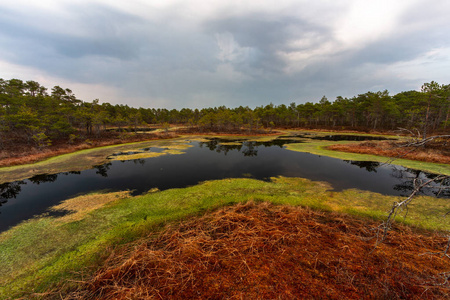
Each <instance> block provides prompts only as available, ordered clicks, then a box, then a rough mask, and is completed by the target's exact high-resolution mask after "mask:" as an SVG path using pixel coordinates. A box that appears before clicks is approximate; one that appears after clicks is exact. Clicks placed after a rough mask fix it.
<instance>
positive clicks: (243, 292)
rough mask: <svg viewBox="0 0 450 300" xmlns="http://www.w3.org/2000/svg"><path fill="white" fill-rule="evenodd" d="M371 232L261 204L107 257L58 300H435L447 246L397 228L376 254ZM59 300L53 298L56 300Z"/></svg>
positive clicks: (188, 224)
mask: <svg viewBox="0 0 450 300" xmlns="http://www.w3.org/2000/svg"><path fill="white" fill-rule="evenodd" d="M377 225H379V224H377V223H376V222H367V221H363V220H360V219H356V218H352V217H348V216H344V215H339V214H336V213H328V212H315V211H312V210H310V209H305V208H299V207H290V206H274V205H271V204H267V203H262V204H255V203H252V202H250V203H247V204H240V205H237V206H234V207H228V208H224V209H221V210H218V211H216V212H214V213H211V214H207V215H205V216H203V217H199V218H195V219H192V220H189V221H185V222H183V223H182V224H179V225H172V226H170V227H168V228H167V229H166V230H165V231H164V232H163V233H161V234H159V235H158V236H149V237H148V238H147V239H146V240H144V241H141V242H140V244H139V245H135V246H133V247H132V246H129V247H127V248H126V249H125V250H121V251H120V252H118V253H113V254H111V256H110V258H109V259H108V261H107V262H106V265H105V266H104V267H103V268H102V269H101V270H99V271H98V272H97V273H96V274H95V275H93V276H92V278H91V279H90V280H88V281H86V282H84V283H82V284H81V285H80V287H79V289H78V290H77V291H75V292H73V293H71V294H69V295H66V297H65V299H354V298H358V299H363V298H365V299H400V298H401V299H437V298H445V297H448V296H449V289H450V286H449V284H448V283H447V284H444V285H438V284H439V283H442V282H443V279H442V278H441V277H440V273H442V272H445V271H449V269H450V264H449V260H448V258H445V257H441V256H439V255H432V254H426V253H428V252H436V251H440V250H442V249H443V248H444V245H445V243H446V240H445V239H444V238H443V237H441V236H439V235H437V234H431V235H427V236H424V235H418V234H416V233H414V232H413V231H412V230H411V229H410V228H407V227H398V228H397V229H396V230H395V231H393V232H391V233H390V235H389V237H388V239H387V241H386V242H385V243H384V244H381V245H380V246H379V247H378V248H376V249H374V240H373V239H370V237H373V235H374V231H375V229H376V227H377ZM58 299H59V298H58Z"/></svg>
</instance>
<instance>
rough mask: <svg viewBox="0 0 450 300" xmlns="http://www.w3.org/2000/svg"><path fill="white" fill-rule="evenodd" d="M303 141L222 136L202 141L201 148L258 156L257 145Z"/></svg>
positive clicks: (276, 144)
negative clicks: (224, 137) (222, 137)
mask: <svg viewBox="0 0 450 300" xmlns="http://www.w3.org/2000/svg"><path fill="white" fill-rule="evenodd" d="M293 143H303V141H301V140H298V139H288V138H276V139H273V140H270V141H247V140H242V139H221V138H208V141H207V142H200V143H199V146H200V148H202V147H206V148H208V149H209V150H211V151H215V152H217V153H223V154H225V155H227V153H228V152H229V151H233V150H236V151H238V152H241V153H242V154H243V155H244V156H257V155H258V150H257V147H260V146H264V147H273V146H278V147H280V148H283V146H284V145H286V144H293Z"/></svg>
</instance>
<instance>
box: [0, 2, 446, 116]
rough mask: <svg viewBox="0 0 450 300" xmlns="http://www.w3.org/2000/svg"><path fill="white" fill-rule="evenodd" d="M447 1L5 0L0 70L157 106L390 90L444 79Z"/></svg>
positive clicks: (91, 95) (0, 11)
mask: <svg viewBox="0 0 450 300" xmlns="http://www.w3.org/2000/svg"><path fill="white" fill-rule="evenodd" d="M449 10H450V2H448V1H444V0H427V1H425V0H412V1H385V0H382V1H378V2H377V1H375V2H374V1H368V0H367V1H366V0H344V1H314V2H311V1H306V0H305V1H303V0H302V1H298V0H286V1H279V2H277V3H274V2H273V1H269V0H261V1H249V2H245V3H244V2H242V1H238V0H230V1H219V0H211V1H206V2H205V1H200V0H190V1H180V0H167V1H144V0H134V1H130V2H127V3H125V2H123V1H118V0H96V1H94V0H91V1H87V0H80V1H68V0H59V1H55V0H42V1H27V0H16V1H13V2H5V3H2V4H0V57H1V58H2V66H4V68H2V69H0V77H3V78H9V74H16V75H15V77H19V78H22V79H24V80H30V79H32V80H37V79H40V80H37V81H39V82H54V81H60V82H62V83H61V84H59V85H64V84H63V83H68V84H71V85H72V86H67V87H68V88H71V89H72V90H74V92H75V94H76V95H77V96H78V95H83V98H85V100H92V99H95V98H100V100H104V101H111V102H114V103H126V104H129V105H131V106H143V107H167V108H181V107H207V106H220V105H227V106H239V105H249V106H257V105H263V104H268V103H269V102H273V103H275V104H277V103H289V102H292V101H296V102H298V103H300V102H304V101H318V100H319V99H320V98H321V97H322V96H323V95H327V97H328V98H329V99H333V98H334V97H336V96H338V95H341V96H344V97H346V96H354V95H356V94H358V93H364V92H366V91H367V90H372V89H376V88H379V89H383V90H384V89H388V90H390V91H392V92H399V91H402V90H407V89H410V88H415V87H420V85H421V84H422V83H423V82H421V81H424V82H429V81H431V80H436V81H438V82H440V83H449V82H448V81H449V77H448V75H447V74H446V73H447V72H446V71H445V70H446V69H447V68H448V59H449V56H450V55H449V49H450V45H449V43H450V36H449V32H450V21H449V19H448V16H447V15H446V13H445V12H446V11H449ZM30 77H33V78H30ZM47 78H51V80H50V79H48V80H47ZM56 84H58V83H55V84H54V85H56ZM74 87H76V88H74ZM50 88H51V87H50ZM77 89H79V92H77Z"/></svg>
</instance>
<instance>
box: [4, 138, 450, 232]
mask: <svg viewBox="0 0 450 300" xmlns="http://www.w3.org/2000/svg"><path fill="white" fill-rule="evenodd" d="M298 142H299V140H297V139H288V138H284V139H283V138H278V139H275V140H273V141H249V140H245V139H235V140H229V139H209V140H207V141H204V142H199V143H192V146H193V147H191V148H188V149H187V150H186V153H185V154H184V155H164V156H160V157H155V158H150V159H134V160H131V161H110V162H108V163H107V164H103V165H97V166H95V167H93V168H92V169H91V170H85V171H82V172H65V173H60V174H42V175H37V176H34V177H32V178H30V179H27V180H23V181H17V182H12V183H4V184H1V185H0V206H1V209H0V212H1V216H0V231H2V230H5V229H7V228H8V226H12V225H15V224H17V223H18V222H20V221H22V220H25V219H28V218H30V217H32V216H33V215H36V214H42V213H45V212H46V210H47V208H49V207H51V206H53V205H56V204H58V203H59V202H60V201H62V200H65V199H69V198H71V197H74V196H76V195H79V194H83V193H89V192H92V191H98V190H104V189H109V190H111V191H117V190H127V189H128V190H133V191H134V193H133V194H134V195H136V194H139V193H144V192H146V191H148V190H150V189H152V188H158V189H159V190H165V189H169V188H182V187H186V186H190V185H195V184H198V183H199V182H202V181H206V180H215V179H223V178H240V177H252V178H255V179H259V180H269V178H271V177H274V176H288V177H302V178H307V179H311V180H316V181H326V182H329V183H330V184H331V185H332V186H333V188H334V189H335V190H338V191H339V190H343V189H348V188H357V189H361V190H369V191H373V192H378V193H382V194H386V195H400V196H406V195H408V194H409V193H411V192H412V191H413V190H414V188H415V186H414V181H417V180H427V179H433V178H436V175H433V174H428V173H425V172H421V171H417V170H411V169H407V168H403V167H398V166H397V167H395V166H390V165H383V164H380V163H378V162H366V161H342V160H339V159H334V158H330V157H320V156H317V155H312V154H309V153H299V152H294V151H288V150H285V149H283V146H284V145H285V144H287V143H298ZM143 150H144V149H143ZM149 150H150V149H148V151H149ZM144 151H145V150H144ZM442 185H443V186H446V187H449V186H450V179H446V180H445V181H444V182H443V183H442ZM440 187H441V186H440V184H439V183H436V184H434V187H433V188H430V189H424V190H422V191H421V194H426V195H437V196H439V197H446V198H450V191H449V190H443V191H440ZM11 199H14V200H11ZM8 200H11V201H8Z"/></svg>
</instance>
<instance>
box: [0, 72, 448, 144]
mask: <svg viewBox="0 0 450 300" xmlns="http://www.w3.org/2000/svg"><path fill="white" fill-rule="evenodd" d="M449 114H450V85H444V84H438V83H436V82H434V81H432V82H430V83H425V84H423V86H422V88H421V90H420V91H414V90H412V91H406V92H401V93H398V94H396V95H393V96H391V95H389V92H388V91H387V90H385V91H378V92H367V93H365V94H360V95H357V96H354V97H352V98H343V97H340V96H339V97H337V98H336V99H335V100H334V101H329V100H328V99H327V98H326V97H325V96H324V97H322V99H321V100H320V101H318V102H316V103H314V102H306V103H304V104H296V103H295V102H292V103H290V104H289V105H285V104H281V105H274V104H269V105H266V106H259V107H255V108H253V109H252V108H249V107H248V106H245V107H243V106H239V107H237V108H227V107H225V106H220V107H214V108H203V109H190V108H182V109H180V110H177V109H171V110H168V109H164V108H163V109H160V108H158V109H155V108H133V107H129V106H128V105H123V104H118V105H112V104H110V103H107V102H105V103H101V104H100V101H99V100H98V99H96V100H93V101H92V102H88V101H83V100H80V99H77V98H76V96H75V95H74V93H73V92H72V91H71V90H70V89H68V88H66V89H64V88H61V87H60V86H55V87H53V88H52V89H51V90H50V91H48V89H47V88H46V87H44V86H42V85H40V84H39V83H38V82H36V81H22V80H20V79H9V80H4V79H0V148H1V146H2V141H4V140H5V139H7V138H8V137H15V138H21V139H24V140H25V141H27V142H28V143H30V144H35V145H37V146H39V147H45V146H47V145H50V144H51V142H52V140H55V139H68V140H69V141H70V140H72V139H74V137H77V136H80V135H82V136H94V137H95V136H100V135H102V134H104V133H105V132H106V131H107V130H108V129H111V128H116V129H119V130H120V129H124V128H131V129H134V130H137V129H138V128H139V127H142V126H145V125H147V124H158V125H160V124H165V126H168V125H167V124H179V125H186V126H188V128H191V129H193V130H199V131H248V132H250V133H251V132H256V131H258V130H264V129H265V130H267V129H269V130H271V129H273V128H274V127H307V128H313V127H314V128H346V129H358V130H392V129H397V128H399V127H403V128H408V129H417V130H419V131H420V132H422V133H423V134H424V135H425V136H426V134H427V133H430V132H435V131H447V130H448V128H449V127H450V120H449Z"/></svg>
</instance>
